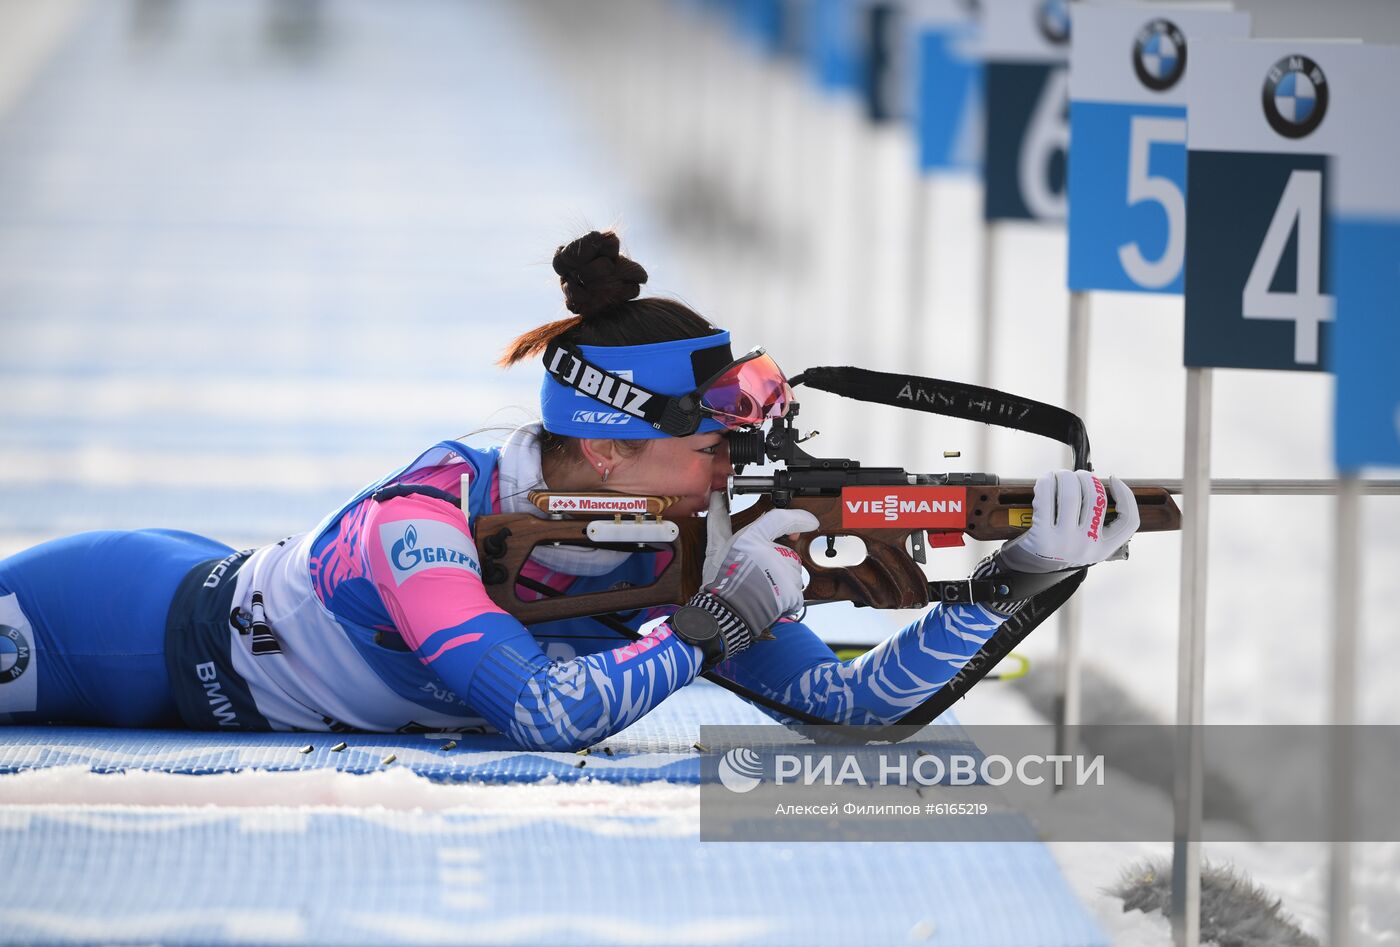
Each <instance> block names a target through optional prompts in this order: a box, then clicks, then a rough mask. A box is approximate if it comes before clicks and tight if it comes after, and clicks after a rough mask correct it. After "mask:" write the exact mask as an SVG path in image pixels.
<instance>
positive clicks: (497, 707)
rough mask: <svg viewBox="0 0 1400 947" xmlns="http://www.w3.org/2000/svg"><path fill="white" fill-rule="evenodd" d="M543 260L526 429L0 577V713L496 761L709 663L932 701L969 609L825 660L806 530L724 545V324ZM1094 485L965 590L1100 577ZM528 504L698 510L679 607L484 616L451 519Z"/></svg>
mask: <svg viewBox="0 0 1400 947" xmlns="http://www.w3.org/2000/svg"><path fill="white" fill-rule="evenodd" d="M554 269H555V271H556V272H557V273H558V274H559V276H560V282H561V284H562V286H563V289H564V298H565V304H566V305H567V307H568V309H569V310H570V311H571V312H572V313H574V314H575V315H574V316H573V317H572V318H567V319H564V320H561V321H558V322H553V323H550V324H548V325H545V326H542V327H540V328H538V329H535V330H534V331H532V332H529V333H526V334H525V335H523V336H521V337H520V338H519V339H517V340H516V341H515V342H514V343H513V344H512V345H511V346H510V348H509V349H508V351H507V352H506V354H505V355H504V357H503V358H502V360H501V361H502V364H503V365H511V364H514V363H515V362H518V361H520V360H521V359H524V358H527V357H530V356H535V355H540V354H543V355H544V356H545V363H546V369H547V370H546V373H545V377H544V380H543V389H542V392H541V409H542V410H541V413H542V415H543V423H542V424H540V425H532V426H528V427H525V428H522V429H520V430H517V431H515V432H514V433H513V434H512V436H511V437H510V438H509V439H508V440H507V442H506V443H505V444H504V446H502V447H500V448H495V449H491V450H476V449H473V448H471V447H467V446H465V445H463V444H460V443H457V442H456V441H444V442H442V443H440V444H437V445H435V446H434V447H431V448H429V449H428V450H427V451H425V452H424V453H423V454H422V455H420V456H419V457H418V458H417V459H415V460H413V461H412V462H411V463H409V464H408V465H407V466H406V467H404V468H403V469H402V470H399V471H396V472H395V473H392V474H390V475H389V476H387V477H385V478H383V479H382V480H380V481H379V482H377V483H375V484H373V485H372V486H370V487H369V488H367V489H365V490H363V491H362V492H361V493H359V494H358V495H357V496H355V497H353V498H352V499H351V500H350V501H349V502H348V503H346V504H345V505H344V506H342V507H341V508H340V509H338V510H336V511H335V512H333V513H332V514H331V515H330V516H328V517H326V518H325V519H324V520H323V521H322V522H321V523H320V524H319V525H317V526H316V527H315V528H314V529H312V530H310V531H309V532H306V533H302V534H300V535H297V536H292V537H290V538H288V539H284V540H282V541H281V542H277V543H274V544H272V545H269V546H264V547H262V548H259V549H254V550H247V551H244V552H236V551H234V550H233V549H230V548H228V547H227V546H224V545H222V544H220V543H217V542H214V541H213V540H210V539H206V538H204V537H201V536H195V535H192V534H190V533H183V532H175V531H170V530H154V529H147V530H135V531H121V532H111V531H108V532H94V533H84V534H81V535H78V536H73V537H69V538H66V539H60V540H56V541H53V542H49V543H45V544H43V545H41V546H37V547H35V548H33V549H30V550H27V551H25V552H22V553H19V554H17V555H15V556H12V557H10V558H8V559H5V560H4V561H0V721H6V722H10V723H16V724H25V723H39V722H62V723H82V724H97V725H107V726H125V727H169V726H185V727H191V728H197V729H205V730H219V729H227V730H337V729H354V730H369V731H400V730H410V729H415V728H432V729H452V728H463V727H470V726H480V725H481V724H482V723H483V722H484V723H486V724H489V725H490V726H491V727H494V728H495V729H497V730H499V731H500V732H502V733H504V734H506V735H507V736H508V737H509V738H510V739H511V740H512V741H513V742H515V743H517V744H519V745H520V746H522V747H526V748H531V749H546V750H572V749H578V748H581V747H585V746H588V745H590V744H593V743H596V742H598V741H599V740H602V739H603V738H605V737H607V736H608V735H610V734H612V733H616V732H617V731H619V730H622V729H624V728H625V727H627V726H629V725H630V724H632V723H633V722H635V721H636V720H638V719H639V718H640V717H642V716H643V715H644V714H646V713H647V712H648V711H650V710H651V709H652V708H653V707H655V706H656V705H657V704H659V703H661V701H663V700H665V699H666V698H667V697H668V696H670V695H671V694H673V693H674V692H676V691H677V690H679V689H680V688H682V687H684V686H685V685H687V684H689V683H690V682H691V681H692V680H694V679H695V677H696V675H697V674H699V673H700V672H701V671H702V670H708V669H711V668H713V669H715V670H717V671H718V673H719V674H720V675H722V676H724V677H727V678H730V679H731V680H733V681H735V682H737V683H739V684H741V685H743V686H744V687H747V688H749V689H750V690H753V691H756V692H758V693H760V694H763V695H765V696H766V697H768V698H770V699H772V700H775V701H778V702H781V703H782V704H783V705H785V706H787V707H790V708H796V709H798V710H800V711H804V712H806V713H809V714H813V715H816V716H819V717H821V718H824V719H827V720H831V721H835V722H840V723H851V724H880V723H889V722H892V721H894V720H896V719H898V718H899V717H900V716H901V715H903V714H904V713H905V712H906V711H907V710H909V709H910V708H911V707H913V706H915V705H917V704H919V703H921V702H923V701H924V700H925V699H927V698H928V697H929V696H930V695H932V694H933V693H934V692H936V691H937V690H938V689H939V688H940V687H942V686H943V684H945V683H946V682H947V681H948V680H949V678H951V677H952V676H953V675H954V674H955V673H956V672H957V670H958V668H959V667H961V666H962V664H963V663H965V662H966V661H967V659H968V658H969V657H971V656H972V655H973V654H975V653H976V652H977V650H978V649H979V648H980V647H981V646H982V644H983V643H984V642H985V641H986V640H987V638H988V637H989V636H990V635H991V634H992V633H993V632H994V631H995V630H996V628H997V626H998V625H999V624H1000V623H1001V622H1002V621H1004V620H1005V619H1006V617H1007V615H1006V614H1004V613H1002V612H998V611H995V610H993V609H991V608H989V607H987V606H983V605H951V606H945V605H934V606H933V607H931V608H930V609H929V610H928V611H927V612H926V613H925V614H924V615H923V617H921V618H920V619H919V620H918V621H915V622H914V623H913V624H911V625H909V626H908V627H906V628H904V629H903V630H901V631H899V632H898V633H897V634H895V635H893V636H892V637H891V638H890V639H889V640H887V641H886V642H885V643H884V644H882V645H881V646H880V647H877V648H875V649H874V650H872V651H870V652H869V653H867V654H865V655H862V656H861V657H858V658H856V659H854V660H851V661H845V662H843V661H840V660H837V658H836V657H835V655H834V654H833V653H832V651H831V650H830V649H829V648H828V647H827V646H826V645H824V644H823V643H822V642H821V640H820V639H819V638H818V637H817V636H816V635H815V634H814V633H813V632H812V631H811V630H809V629H808V628H807V627H806V626H805V625H803V624H802V623H801V622H798V621H793V620H790V619H789V617H788V616H791V615H795V614H797V613H798V612H799V611H800V610H801V608H802V584H801V583H802V569H801V566H800V564H799V562H798V561H797V559H796V557H795V554H794V553H793V552H792V551H791V550H789V549H787V548H786V547H784V546H782V545H779V544H777V543H776V542H775V540H776V539H778V538H779V537H782V536H783V535H785V534H793V533H800V532H803V531H807V530H812V529H815V528H816V525H817V522H816V520H815V518H814V517H812V516H811V514H809V513H807V512H805V511H802V510H795V509H786V510H771V511H769V512H768V513H766V514H764V515H763V516H762V517H760V518H759V519H757V520H756V521H755V522H753V523H752V524H750V525H749V526H748V527H746V528H745V529H743V530H740V531H739V532H738V533H737V534H735V535H733V536H732V537H731V536H730V535H729V525H728V512H727V504H726V503H725V502H724V497H725V492H724V491H726V489H727V484H726V479H727V477H728V476H729V474H730V473H731V472H732V468H731V466H730V463H729V451H728V441H727V439H726V433H727V431H728V430H729V429H731V428H738V427H744V426H751V425H754V424H758V423H761V422H762V421H763V420H764V419H765V418H769V417H777V416H781V414H782V413H783V412H784V411H785V410H786V407H787V399H788V397H789V396H790V390H789V389H788V387H787V382H786V380H785V379H784V378H783V376H782V373H781V372H780V371H779V370H778V368H777V366H776V365H775V364H774V363H773V361H772V360H771V359H769V358H768V357H767V356H765V355H758V356H753V355H750V356H748V357H745V358H742V359H738V360H736V359H735V358H734V357H733V355H732V353H731V351H730V346H729V335H728V333H726V332H723V331H721V330H719V329H716V328H715V327H714V326H711V325H710V324H709V323H708V322H706V320H705V319H703V318H701V317H700V316H699V315H697V314H696V313H694V312H693V311H691V310H690V309H689V308H687V307H686V306H684V305H682V304H680V303H678V302H674V301H671V300H666V299H659V298H637V297H638V295H639V293H640V288H641V284H642V283H644V282H646V279H647V275H646V271H645V270H643V269H642V267H641V266H639V265H638V264H636V263H635V262H633V261H631V260H629V259H627V258H626V257H624V256H621V255H619V252H618V240H617V237H616V236H615V235H613V234H611V233H602V234H600V233H597V232H594V233H590V234H588V235H586V236H584V237H582V238H580V239H578V240H576V241H574V242H573V243H570V244H569V245H568V246H565V247H562V248H560V249H559V251H558V252H557V253H556V254H555V257H554ZM648 393H649V394H648ZM592 395H596V397H593V396H592ZM687 395H690V396H692V397H688V398H687V397H685V396H687ZM668 396H669V397H668ZM648 402H651V403H648ZM464 475H465V480H464ZM464 484H465V490H466V493H467V495H466V497H465V500H466V502H465V504H463V503H462V500H463V497H462V491H463V489H464ZM1108 487H1109V489H1110V490H1111V492H1112V494H1113V498H1114V500H1115V501H1116V503H1117V508H1118V510H1120V511H1121V514H1120V515H1119V516H1118V518H1117V519H1116V520H1115V521H1114V522H1113V523H1112V524H1111V525H1108V526H1102V524H1101V523H1099V522H1098V521H1097V520H1096V519H1095V518H1096V517H1098V516H1101V515H1102V509H1103V504H1102V503H1099V504H1098V506H1097V512H1096V506H1095V500H1096V499H1099V498H1101V497H1102V496H1103V494H1104V485H1103V484H1102V483H1100V482H1099V481H1098V480H1096V479H1095V478H1094V477H1093V476H1091V475H1090V474H1089V473H1087V472H1083V471H1079V472H1071V471H1059V472H1056V473H1053V474H1047V475H1046V476H1044V477H1042V478H1041V479H1040V480H1039V481H1038V482H1037V484H1036V489H1035V501H1034V502H1035V506H1034V510H1035V516H1034V523H1033V526H1032V528H1031V529H1029V530H1028V531H1027V532H1026V533H1024V534H1023V535H1021V536H1020V537H1018V538H1017V539H1015V540H1012V541H1010V542H1008V543H1006V544H1004V545H1003V546H1002V548H1001V549H1000V550H999V551H998V553H996V554H994V555H993V556H991V557H989V558H988V559H987V560H986V561H984V562H983V564H982V565H980V566H979V567H978V573H979V574H981V575H986V574H989V573H994V572H995V571H997V570H998V569H1014V570H1017V571H1021V572H1050V571H1056V570H1060V569H1064V568H1066V567H1068V566H1075V565H1090V564H1093V563H1097V562H1101V561H1103V560H1104V559H1106V558H1108V557H1109V556H1111V555H1112V554H1113V553H1114V552H1116V551H1117V550H1118V549H1120V548H1121V547H1122V546H1123V545H1124V544H1125V543H1126V542H1127V541H1128V539H1129V537H1131V536H1132V534H1133V532H1134V531H1135V530H1136V529H1137V525H1138V522H1137V512H1136V511H1137V507H1136V504H1135V502H1133V500H1132V496H1131V493H1130V492H1129V490H1128V489H1127V487H1126V486H1125V485H1124V484H1123V483H1122V482H1121V481H1118V480H1116V479H1112V478H1111V479H1110V480H1109V481H1108ZM543 489H548V490H552V491H596V490H600V489H601V490H611V491H616V492H618V493H625V494H633V495H650V496H675V497H679V498H680V499H679V501H678V503H677V504H676V505H675V506H673V507H672V508H671V509H670V510H669V511H668V514H667V515H668V516H673V517H675V516H686V515H693V514H697V513H699V512H700V511H702V510H705V509H706V508H707V507H709V508H711V515H710V517H709V523H708V526H707V530H708V533H709V536H710V548H709V556H708V557H707V562H706V567H705V570H704V578H705V581H704V588H703V589H702V590H701V591H700V592H699V593H698V594H696V596H695V597H694V598H693V599H691V601H690V602H689V603H688V604H687V605H686V606H683V607H682V608H681V609H679V610H676V609H666V610H653V611H651V612H648V613H643V614H639V615H636V616H635V617H634V618H633V619H632V620H631V622H630V624H631V625H632V627H633V628H634V629H636V628H639V627H640V626H641V625H642V624H644V623H645V622H647V621H650V620H652V619H655V618H657V617H661V616H663V615H665V616H668V617H667V620H666V621H665V622H663V623H661V624H659V625H657V626H656V627H654V628H653V629H652V630H651V632H650V633H649V634H647V635H646V636H645V637H643V638H641V639H639V640H636V641H625V642H624V641H622V640H621V636H620V635H616V633H615V632H610V631H609V630H608V629H606V628H604V627H603V626H601V625H599V624H598V623H597V622H594V621H592V620H589V619H577V620H571V621H562V622H551V623H548V624H540V625H534V626H530V627H526V626H523V625H521V624H520V623H519V622H518V621H516V620H515V619H514V618H512V617H511V616H510V615H508V614H506V613H505V612H504V611H502V610H501V609H500V608H498V607H497V606H496V605H495V604H493V603H492V601H491V599H490V598H488V597H487V594H486V591H485V588H484V587H483V585H482V581H481V575H480V566H479V562H480V558H479V556H478V554H477V549H476V545H475V543H474V541H473V527H474V524H475V521H476V518H477V517H478V516H480V515H482V514H487V513H498V512H530V513H536V514H537V515H542V514H539V513H538V511H537V510H536V508H535V507H534V505H533V504H531V503H530V502H529V501H528V500H527V498H526V494H527V493H528V492H529V491H531V490H543ZM464 509H465V512H463V510H464ZM661 555H666V554H665V553H652V552H643V553H626V552H618V551H615V550H610V549H601V548H600V549H583V548H568V547H552V548H542V549H540V550H538V551H537V552H536V554H535V555H534V557H533V558H532V560H531V562H530V563H529V565H528V567H527V571H526V575H528V576H529V577H530V578H532V579H534V580H535V581H536V582H543V583H545V584H547V585H549V586H551V587H552V588H554V589H556V590H557V591H559V592H562V593H565V594H582V593H586V592H594V591H599V590H603V589H609V588H617V587H623V586H625V585H628V584H631V585H642V584H647V583H649V582H651V581H652V580H653V579H654V577H655V575H656V574H657V572H658V571H659V569H660V568H662V567H664V564H665V563H664V562H660V561H658V560H659V556H661ZM767 712H769V713H772V715H773V716H775V717H777V718H779V719H785V718H784V717H783V715H782V714H780V713H778V712H774V711H771V710H770V711H767Z"/></svg>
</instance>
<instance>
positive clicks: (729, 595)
mask: <svg viewBox="0 0 1400 947" xmlns="http://www.w3.org/2000/svg"><path fill="white" fill-rule="evenodd" d="M716 497H719V499H716ZM717 513H718V514H719V515H716V514H717ZM706 519H707V520H708V521H709V522H707V523H706V534H707V546H706V549H705V565H704V568H703V570H702V573H701V575H702V591H704V592H706V593H709V594H710V595H714V596H715V597H717V598H719V599H720V600H722V601H723V602H724V603H725V604H726V605H727V606H729V608H730V609H732V610H733V611H734V612H735V613H736V614H737V615H738V616H739V618H741V619H742V620H743V622H744V624H746V625H747V626H748V627H749V629H750V630H751V631H752V632H753V634H755V635H758V634H761V633H762V632H763V631H764V630H766V629H767V628H768V627H769V626H771V625H772V624H773V623H774V622H775V621H777V620H778V619H779V618H781V617H782V616H784V615H790V614H796V613H797V612H799V611H801V610H802V558H801V557H800V556H799V555H798V554H797V553H796V552H795V551H793V550H792V549H789V548H788V547H786V546H781V545H779V544H777V543H776V542H774V540H776V539H777V538H778V537H780V536H786V535H795V534H798V533H805V532H807V531H808V530H813V529H816V528H817V518H816V517H815V516H813V515H812V514H811V513H808V512H807V511H806V510H795V509H785V510H769V511H768V512H767V513H764V514H763V515H762V516H760V517H759V518H758V519H756V520H754V521H753V522H752V523H750V524H749V525H748V526H745V527H744V528H743V529H741V530H739V532H738V534H737V535H731V534H730V524H729V504H728V501H727V499H726V498H724V496H723V494H719V493H716V494H714V495H712V496H711V498H710V514H709V516H708V517H706Z"/></svg>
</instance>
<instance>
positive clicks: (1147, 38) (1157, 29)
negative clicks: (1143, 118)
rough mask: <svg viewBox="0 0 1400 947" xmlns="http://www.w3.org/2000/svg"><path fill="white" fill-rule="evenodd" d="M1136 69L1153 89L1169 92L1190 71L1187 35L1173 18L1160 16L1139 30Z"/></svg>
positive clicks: (1134, 56)
mask: <svg viewBox="0 0 1400 947" xmlns="http://www.w3.org/2000/svg"><path fill="white" fill-rule="evenodd" d="M1133 72H1135V73H1137V77H1138V81H1139V82H1141V83H1142V84H1143V85H1145V86H1147V87H1148V88H1149V89H1151V90H1152V91H1153V92H1165V91H1167V90H1168V89H1170V88H1171V87H1172V86H1174V85H1176V84H1177V83H1178V82H1180V81H1181V77H1182V76H1183V75H1185V74H1186V37H1185V36H1183V35H1182V33H1181V30H1179V29H1177V26H1176V24H1175V23H1173V22H1172V21H1171V20H1163V19H1156V20H1153V21H1152V22H1150V23H1148V24H1147V25H1146V26H1144V27H1143V28H1142V29H1140V30H1138V34H1137V39H1136V40H1135V41H1134V42H1133Z"/></svg>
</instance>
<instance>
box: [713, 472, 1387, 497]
mask: <svg viewBox="0 0 1400 947" xmlns="http://www.w3.org/2000/svg"><path fill="white" fill-rule="evenodd" d="M955 476H956V475H955ZM1124 482H1125V483H1127V484H1128V486H1130V487H1158V488H1162V489H1165V490H1166V491H1167V492H1168V493H1171V494H1173V495H1178V496H1179V495H1180V494H1181V492H1182V486H1181V481H1180V480H1151V479H1128V480H1125V481H1124ZM1339 483H1340V481H1338V480H1282V479H1275V480H1250V479H1241V478H1227V479H1220V480H1212V481H1211V482H1210V492H1211V493H1212V494H1213V495H1215V496H1334V495H1336V493H1337V489H1338V484H1339ZM1001 486H1003V487H1020V488H1024V489H1030V488H1032V487H1034V486H1035V481H1034V480H1003V481H1001ZM774 487H775V483H774V478H773V477H771V476H768V477H752V476H744V477H741V476H736V477H734V486H733V490H734V492H735V493H736V494H739V493H765V492H767V491H769V490H772V489H773V488H774ZM1360 490H1361V492H1362V493H1363V494H1369V495H1373V496H1400V480H1362V481H1360Z"/></svg>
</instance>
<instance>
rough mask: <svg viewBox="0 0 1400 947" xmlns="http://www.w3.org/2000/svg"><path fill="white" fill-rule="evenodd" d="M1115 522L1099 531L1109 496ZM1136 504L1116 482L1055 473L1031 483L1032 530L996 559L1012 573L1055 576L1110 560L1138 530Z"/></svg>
mask: <svg viewBox="0 0 1400 947" xmlns="http://www.w3.org/2000/svg"><path fill="white" fill-rule="evenodd" d="M1110 491H1111V492H1112V495H1113V505H1114V507H1115V508H1116V514H1117V515H1116V517H1115V519H1114V520H1113V522H1112V523H1110V524H1108V525H1104V519H1105V516H1106V514H1107V512H1108V503H1109V500H1108V493H1109V492H1110ZM1138 523H1139V520H1138V508H1137V500H1136V499H1134V497H1133V491H1132V490H1131V489H1130V488H1129V487H1128V485H1127V484H1125V483H1124V482H1123V481H1122V480H1119V479H1118V478H1117V477H1109V478H1108V490H1105V489H1104V482H1103V481H1102V480H1100V479H1099V478H1098V477H1095V476H1094V475H1093V474H1091V473H1089V471H1087V470H1056V471H1052V472H1051V473H1047V474H1044V475H1043V476H1042V477H1041V478H1040V479H1039V480H1037V481H1036V482H1035V499H1034V501H1033V502H1032V506H1031V528H1030V529H1028V530H1026V531H1025V532H1024V533H1022V534H1021V535H1020V536H1017V537H1016V538H1015V539H1011V540H1008V541H1007V542H1005V543H1003V544H1002V547H1001V550H1000V552H998V553H997V558H998V559H1000V560H1001V564H1002V565H1003V566H1004V567H1005V568H1007V569H1011V570H1013V571H1016V572H1058V571H1059V570H1061V569H1072V568H1077V567H1079V566H1091V565H1094V564H1095V563H1099V562H1103V561H1104V560H1106V559H1110V558H1115V557H1116V554H1117V553H1118V551H1119V550H1121V549H1123V548H1124V547H1125V546H1126V545H1127V543H1128V540H1129V539H1131V538H1132V536H1133V533H1135V532H1137V528H1138Z"/></svg>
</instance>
